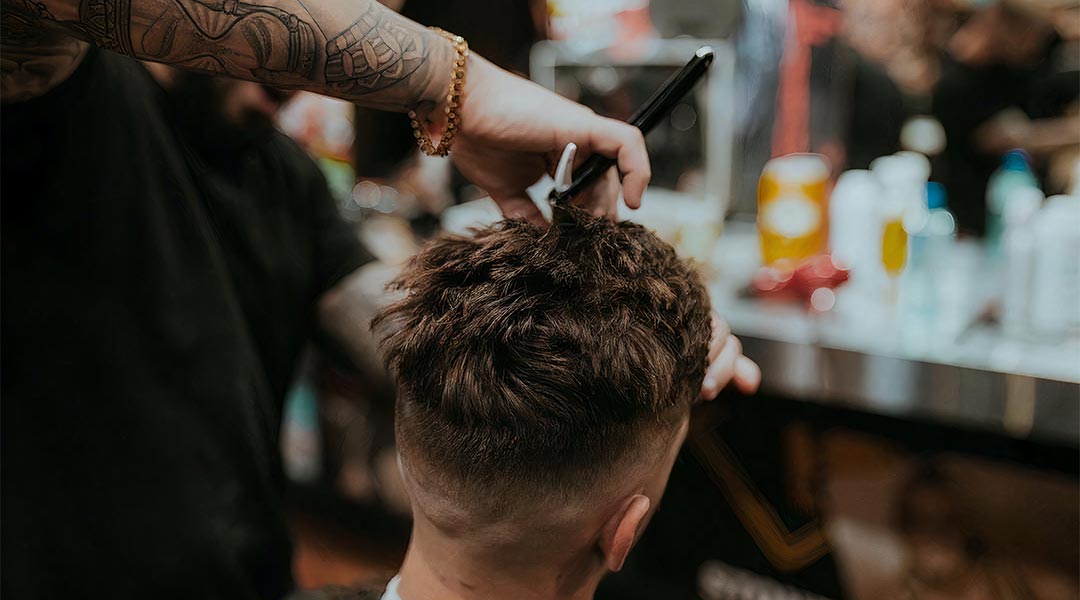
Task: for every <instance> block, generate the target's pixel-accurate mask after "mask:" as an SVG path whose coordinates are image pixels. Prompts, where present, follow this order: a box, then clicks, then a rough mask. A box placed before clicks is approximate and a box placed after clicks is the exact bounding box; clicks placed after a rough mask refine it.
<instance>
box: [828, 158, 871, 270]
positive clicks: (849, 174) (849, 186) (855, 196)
mask: <svg viewBox="0 0 1080 600" xmlns="http://www.w3.org/2000/svg"><path fill="white" fill-rule="evenodd" d="M880 201H881V184H879V183H878V180H877V178H876V177H875V176H874V174H873V173H871V172H870V171H866V170H862V169H855V170H851V171H846V172H844V173H843V174H842V175H840V179H838V180H837V182H836V187H835V188H833V192H832V197H831V198H829V248H830V249H831V251H832V256H833V258H834V259H836V260H837V261H838V262H840V263H841V264H843V265H844V266H846V267H848V268H850V269H851V276H852V282H853V283H854V282H855V281H856V280H858V279H859V278H864V277H865V276H866V275H867V273H868V272H869V271H872V270H874V268H875V267H876V266H877V264H878V262H879V261H878V260H877V259H876V256H877V254H876V252H877V251H878V250H879V249H878V247H877V246H878V239H877V236H876V235H875V231H876V229H877V227H878V216H877V207H876V203H878V202H880Z"/></svg>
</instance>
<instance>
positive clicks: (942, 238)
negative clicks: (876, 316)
mask: <svg viewBox="0 0 1080 600" xmlns="http://www.w3.org/2000/svg"><path fill="white" fill-rule="evenodd" d="M925 197H926V207H925V208H926V212H925V213H919V214H921V215H922V217H921V218H919V219H918V222H916V221H915V218H913V217H910V216H909V218H908V220H907V222H906V223H905V230H906V231H908V233H909V237H910V241H909V244H908V249H909V253H910V256H909V258H908V267H907V271H906V272H905V274H904V283H903V284H902V289H901V294H902V296H901V303H902V304H903V306H904V309H905V310H904V312H905V315H906V317H907V318H909V319H911V320H913V321H914V322H915V323H916V324H917V325H918V324H921V325H923V327H922V329H920V331H924V332H925V331H928V330H933V329H940V328H941V327H942V325H943V324H942V323H940V322H939V321H940V317H941V315H942V313H943V311H942V310H941V307H942V303H943V301H944V298H943V295H944V294H943V290H944V289H945V286H946V285H947V282H945V281H943V279H944V273H945V269H944V268H943V266H944V265H945V264H946V263H947V262H948V261H949V260H950V259H951V255H952V251H953V244H954V242H955V239H956V219H954V218H953V215H952V213H950V212H949V209H948V199H947V197H946V194H945V186H943V185H941V184H940V183H936V182H929V183H927V184H926V194H925ZM945 312H948V311H945ZM926 339H931V338H930V337H929V336H927V337H926ZM933 339H937V338H936V337H935V338H933Z"/></svg>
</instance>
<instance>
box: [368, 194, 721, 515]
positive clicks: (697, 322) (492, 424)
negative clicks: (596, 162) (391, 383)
mask: <svg viewBox="0 0 1080 600" xmlns="http://www.w3.org/2000/svg"><path fill="white" fill-rule="evenodd" d="M394 287H396V288H397V289H398V290H400V291H403V292H405V294H406V295H405V296H404V298H403V299H401V300H400V301H398V302H397V303H395V304H393V305H392V306H390V307H389V308H387V309H386V310H385V311H384V312H383V313H382V314H381V315H380V316H379V317H378V319H377V320H376V326H378V325H379V324H380V323H386V324H392V326H393V327H394V329H393V332H392V333H391V334H390V335H389V336H387V337H386V338H385V339H384V341H383V347H384V350H385V358H386V361H387V364H388V366H389V367H390V368H391V369H392V370H394V371H395V372H396V374H397V379H398V384H399V387H400V394H399V398H398V405H397V426H396V428H397V435H398V444H399V448H400V449H401V451H402V453H403V457H404V458H405V460H406V462H407V463H408V462H410V461H411V460H412V459H413V458H414V457H417V458H419V459H420V461H422V464H423V465H425V466H426V467H428V469H427V470H428V471H430V472H432V473H438V474H439V477H440V478H442V480H443V485H444V486H445V485H448V486H449V487H450V488H451V489H450V490H444V491H452V492H462V493H467V494H468V495H469V496H470V497H471V496H473V495H474V494H475V493H476V492H483V493H484V496H486V497H488V498H489V499H491V500H492V501H494V502H496V503H498V501H499V494H500V491H503V492H508V491H510V490H515V489H517V490H521V489H527V490H530V491H536V490H548V491H550V492H554V491H555V490H563V491H571V490H580V489H581V488H582V487H583V486H588V485H590V484H592V483H593V482H595V481H596V480H597V477H598V476H599V475H601V474H603V473H607V472H609V471H610V469H611V468H612V467H614V466H616V463H617V461H619V460H620V459H622V458H625V457H627V456H628V455H630V453H631V451H633V450H636V449H638V447H639V446H640V445H641V444H642V443H643V440H642V437H643V436H644V435H646V434H650V433H652V432H657V431H671V424H672V423H673V420H674V418H673V415H682V414H685V412H684V411H685V410H686V409H687V407H688V406H689V405H690V403H691V402H692V401H693V399H694V398H695V397H696V396H697V394H698V391H699V389H700V386H701V380H702V377H704V373H705V367H706V362H707V356H706V355H707V352H708V339H709V336H710V331H711V330H710V306H709V300H708V296H707V295H706V292H705V289H704V287H703V286H702V284H701V281H700V279H699V277H698V275H697V273H696V272H695V271H694V270H693V269H692V268H691V267H690V266H689V265H688V264H686V263H685V262H683V261H681V260H680V259H679V258H678V256H676V254H675V250H674V249H673V248H672V247H671V246H669V245H668V244H666V243H664V242H663V241H661V240H660V239H659V238H657V237H656V235H655V234H653V233H652V232H651V231H649V230H647V229H645V228H644V227H641V226H640V225H635V224H632V223H618V224H616V223H613V222H611V221H609V220H607V219H598V218H594V217H591V216H588V215H586V214H585V213H584V212H582V211H580V210H578V209H557V214H556V223H555V224H554V225H552V226H551V227H550V228H546V229H544V228H540V227H536V226H534V225H530V224H527V223H523V222H519V221H503V222H501V223H499V224H497V225H495V226H492V227H487V228H483V229H480V230H477V231H475V232H474V235H472V236H468V237H463V236H443V237H440V238H438V239H436V240H434V241H433V242H432V243H430V244H429V245H427V246H426V247H425V248H424V249H423V251H421V252H420V253H419V254H418V255H417V256H416V257H414V258H413V260H412V261H411V262H410V263H409V264H408V266H407V267H406V268H405V270H404V272H403V273H402V274H401V276H400V277H399V278H398V279H397V280H396V281H395V283H394ZM447 478H449V479H447ZM446 482H449V483H446Z"/></svg>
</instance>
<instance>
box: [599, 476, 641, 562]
mask: <svg viewBox="0 0 1080 600" xmlns="http://www.w3.org/2000/svg"><path fill="white" fill-rule="evenodd" d="M650 506H652V501H651V500H649V497H648V496H643V495H641V494H637V495H634V496H631V497H629V498H627V499H626V501H625V502H624V503H623V505H622V508H621V509H620V510H619V511H618V512H616V513H615V514H614V515H612V516H611V520H609V521H608V522H607V524H606V525H605V526H604V532H603V536H602V539H601V540H600V544H601V548H602V550H603V551H604V565H605V566H606V567H607V569H608V570H609V571H612V572H615V571H618V570H620V569H622V566H623V563H624V562H626V557H627V555H629V554H630V550H631V549H632V548H633V547H634V543H635V542H636V541H637V537H638V534H639V533H641V530H642V529H644V528H645V520H646V519H645V518H646V517H647V516H648V514H649V507H650Z"/></svg>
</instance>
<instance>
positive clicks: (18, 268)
mask: <svg viewBox="0 0 1080 600" xmlns="http://www.w3.org/2000/svg"><path fill="white" fill-rule="evenodd" d="M2 118H3V121H2V123H3V126H2V128H0V136H2V152H3V158H2V162H0V168H2V178H0V211H2V212H0V223H2V248H3V250H2V252H3V253H2V257H0V260H2V269H3V270H2V276H3V281H2V305H0V307H2V309H0V313H2V314H0V316H2V336H3V352H2V359H0V367H2V368H0V387H2V394H3V395H2V403H0V406H2V415H0V427H2V432H0V444H2V454H0V460H2V471H0V472H2V478H3V481H2V487H3V498H2V523H3V526H2V545H3V553H2V555H0V557H2V558H0V561H2V563H0V573H2V576H0V577H2V594H3V596H4V598H11V599H18V598H85V597H108V598H140V599H145V598H185V599H192V598H199V599H212V598H229V599H243V598H278V597H281V596H282V595H284V594H285V593H286V592H287V591H289V589H291V587H292V578H291V574H290V546H289V541H288V535H287V532H286V529H285V527H284V525H283V521H282V515H281V513H280V508H279V505H278V495H279V494H278V492H279V485H280V475H279V473H280V469H279V466H278V429H279V427H280V414H281V403H282V398H283V396H284V393H285V390H286V387H287V385H288V383H289V381H290V379H291V377H292V375H293V370H294V367H295V363H296V359H297V355H298V353H299V352H300V350H301V347H302V345H303V343H304V341H305V340H306V339H307V337H308V336H309V334H310V333H311V331H310V330H311V327H312V325H313V316H314V315H313V312H314V302H315V300H316V299H317V297H318V296H319V295H320V294H321V293H322V292H323V291H325V290H326V289H327V288H329V287H330V286H332V285H333V284H334V283H336V282H337V280H338V279H340V278H341V277H342V276H344V275H345V274H347V273H349V272H351V271H352V270H354V269H355V268H356V267H358V266H360V265H361V264H363V262H365V261H366V260H367V255H366V254H365V253H364V252H363V251H362V249H361V248H360V247H359V246H358V244H357V241H356V239H355V236H354V235H353V234H352V232H351V231H350V230H349V229H348V227H347V226H346V225H345V224H344V223H343V222H342V221H341V220H340V218H339V217H338V216H337V213H336V209H335V206H334V204H333V202H332V200H331V199H330V198H329V195H328V193H327V191H326V188H325V183H324V181H323V180H322V178H321V176H320V174H319V173H318V169H317V167H316V166H315V165H314V163H312V161H311V160H310V159H309V158H307V157H306V156H305V155H304V154H303V153H302V151H300V150H299V149H298V148H297V147H296V146H295V145H294V144H292V143H291V142H290V141H289V140H288V139H286V138H285V137H284V136H280V135H275V136H273V137H272V139H271V140H270V142H269V143H268V144H266V145H265V146H263V147H260V148H259V149H258V150H257V151H255V152H252V153H251V154H250V156H246V157H244V158H242V159H238V160H236V161H234V162H233V163H232V165H233V166H234V167H236V168H235V169H233V170H230V171H228V172H222V170H221V169H220V168H217V167H215V166H214V165H211V164H207V163H205V162H203V161H201V160H200V158H199V154H198V152H197V151H194V150H193V149H192V147H191V145H190V144H188V143H187V141H186V140H185V139H183V136H182V134H181V133H180V132H179V131H178V128H177V127H176V122H175V120H174V119H173V118H172V113H171V112H170V110H169V105H168V102H167V100H166V97H165V94H164V92H163V90H162V89H161V88H160V87H158V85H157V84H156V82H155V81H154V80H153V79H152V78H151V77H150V76H149V74H148V73H147V72H146V71H145V70H144V69H143V67H142V66H141V65H139V64H138V63H137V62H135V61H134V60H131V59H129V58H126V57H122V56H119V55H115V54H112V53H109V52H105V51H98V50H92V51H91V52H90V54H89V55H88V56H87V57H86V59H85V60H84V62H83V64H82V65H81V66H80V68H79V69H78V71H77V72H76V73H75V74H74V75H73V76H72V77H71V78H69V79H68V80H67V81H66V82H64V83H63V84H61V85H60V86H58V87H57V88H55V89H54V90H52V91H51V92H49V93H47V94H46V95H44V96H42V97H40V98H36V99H34V100H31V101H27V102H22V103H17V104H13V105H7V106H4V107H3V112H2Z"/></svg>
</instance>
